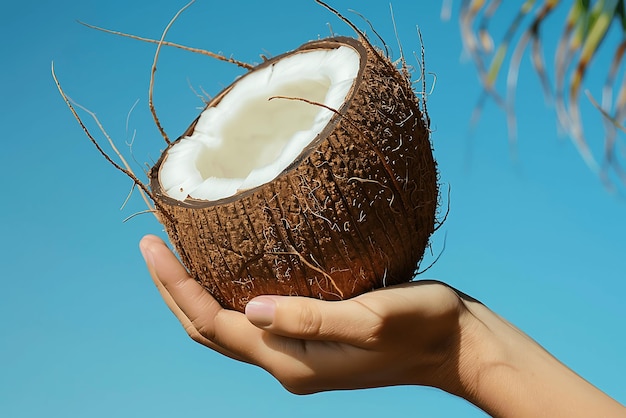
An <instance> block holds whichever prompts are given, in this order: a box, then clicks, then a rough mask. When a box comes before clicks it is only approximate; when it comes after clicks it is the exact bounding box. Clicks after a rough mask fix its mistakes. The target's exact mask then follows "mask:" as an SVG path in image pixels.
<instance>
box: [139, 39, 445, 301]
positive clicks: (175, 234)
mask: <svg viewBox="0 0 626 418" xmlns="http://www.w3.org/2000/svg"><path fill="white" fill-rule="evenodd" d="M342 45H345V46H349V47H352V48H354V49H355V50H356V51H357V52H358V53H359V54H360V56H361V66H360V70H359V73H358V76H357V79H356V81H355V84H354V86H353V89H352V90H351V92H350V93H349V94H348V96H347V99H346V101H345V103H344V104H343V106H342V107H341V108H340V109H336V114H335V116H334V117H333V118H332V119H331V121H330V122H329V124H328V125H327V126H326V128H325V129H324V130H323V131H322V132H320V133H319V135H318V136H317V137H316V139H315V140H314V141H313V142H312V143H311V144H310V145H309V147H308V148H307V149H305V150H304V151H303V152H302V153H301V155H300V156H299V157H298V158H297V159H296V160H295V161H294V162H293V164H292V165H291V166H290V167H288V168H287V169H285V170H284V171H283V172H282V173H281V174H280V175H279V176H278V177H277V178H276V179H275V180H273V181H271V182H269V183H266V184H264V185H262V186H260V187H258V188H255V189H252V190H247V191H243V192H240V193H239V194H237V195H235V196H233V197H230V198H226V199H222V200H219V201H214V202H210V201H202V200H196V199H191V198H188V199H187V200H185V201H182V202H181V201H178V200H174V199H172V198H169V197H168V196H166V195H165V194H164V192H163V191H162V189H161V185H160V182H159V170H160V167H161V164H162V163H163V161H164V159H165V158H167V154H168V150H169V148H168V149H166V150H165V151H164V152H163V154H162V155H161V158H160V159H159V161H158V162H157V163H156V165H155V166H154V167H153V168H152V170H151V171H150V174H149V176H150V186H151V189H152V192H153V197H154V198H155V200H156V203H157V208H158V210H159V211H160V212H161V214H160V218H161V220H162V222H163V224H164V226H165V230H166V231H167V234H168V235H169V238H170V240H171V242H172V243H173V245H174V246H175V248H176V250H177V251H178V254H179V255H180V258H181V260H182V262H183V264H184V265H185V266H186V267H187V269H188V270H189V273H190V274H191V275H192V276H193V277H195V278H196V279H197V280H198V282H200V283H201V284H202V285H203V286H204V287H205V288H206V289H207V290H208V291H209V292H210V293H211V294H212V295H213V296H214V297H215V298H216V299H217V300H218V301H219V302H220V303H221V304H222V306H224V307H225V308H230V309H235V310H239V311H243V310H244V307H245V305H246V303H247V302H248V301H249V300H250V299H251V298H253V297H255V296H257V295H262V294H280V295H300V296H310V297H315V298H322V299H326V300H340V299H347V298H350V297H353V296H356V295H358V294H361V293H364V292H367V291H370V290H373V289H375V288H380V287H383V286H389V285H393V284H398V283H402V282H407V281H410V280H411V279H412V278H413V276H414V274H415V272H416V269H417V268H418V266H419V263H420V261H421V259H422V257H423V254H424V251H425V249H426V247H427V246H428V243H429V237H430V235H431V233H432V232H433V230H434V225H435V212H436V209H437V201H438V184H437V169H436V163H435V160H434V158H433V154H432V149H431V142H430V134H429V129H428V126H427V125H428V122H427V118H426V117H425V115H424V114H423V113H422V110H421V109H420V105H419V100H418V99H417V97H416V96H415V93H414V91H413V89H412V86H411V81H410V80H409V78H408V76H406V75H405V74H404V73H403V72H401V71H398V69H397V68H396V67H395V66H394V65H393V64H392V63H391V62H390V61H389V59H388V58H386V57H384V56H383V55H382V54H380V52H379V51H377V50H376V49H374V48H373V47H371V45H370V44H369V43H367V42H365V41H361V40H356V39H352V38H345V37H340V38H330V39H325V40H319V41H314V42H310V43H307V44H305V45H303V46H301V47H300V48H298V49H296V50H295V51H292V52H289V53H286V54H284V55H280V56H277V57H275V58H273V59H271V60H269V61H266V62H264V63H262V64H260V65H259V66H258V67H255V68H254V69H253V70H252V71H256V70H258V69H262V68H265V67H267V66H270V65H272V64H273V63H275V62H276V61H278V60H281V59H283V58H285V57H287V56H290V55H292V54H298V53H301V52H303V51H309V50H312V49H318V48H321V49H333V48H338V47H340V46H342ZM244 77H245V76H244ZM235 83H236V82H235ZM233 85H234V84H233ZM233 85H231V86H230V87H228V88H226V89H225V90H224V91H222V92H221V93H220V94H219V95H218V96H217V97H215V98H214V99H213V100H212V101H211V102H210V103H209V104H208V105H207V106H215V105H216V104H217V103H219V102H220V100H221V99H222V97H224V96H225V95H226V94H228V92H229V91H230V89H231V88H232V86H233ZM196 122H197V119H196V121H194V123H192V124H191V126H190V127H189V129H187V131H186V132H185V133H184V135H182V136H181V138H182V137H184V136H186V135H190V134H191V133H192V132H193V130H194V127H195V124H196ZM179 140H180V138H179V139H178V140H177V141H175V142H174V143H172V145H171V146H176V143H177V142H178V141H179ZM171 146H170V147H171Z"/></svg>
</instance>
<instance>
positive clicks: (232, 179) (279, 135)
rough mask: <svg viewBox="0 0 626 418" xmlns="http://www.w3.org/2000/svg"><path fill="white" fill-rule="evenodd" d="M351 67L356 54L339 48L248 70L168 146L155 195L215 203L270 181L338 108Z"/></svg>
mask: <svg viewBox="0 0 626 418" xmlns="http://www.w3.org/2000/svg"><path fill="white" fill-rule="evenodd" d="M359 67H360V57H359V54H358V52H357V51H356V50H354V49H353V48H351V47H348V46H340V47H338V48H335V49H315V50H310V51H302V52H298V53H295V54H293V55H290V56H288V57H286V58H283V59H281V60H278V61H276V62H275V63H274V64H272V65H269V66H267V67H265V68H262V69H259V70H255V71H253V72H252V73H249V74H248V75H246V76H245V77H243V78H242V79H240V80H239V81H238V82H237V83H235V84H234V86H233V87H232V89H231V90H230V91H229V92H228V93H227V94H226V95H225V96H223V97H222V99H221V101H220V102H219V103H218V104H217V105H216V106H214V107H209V108H207V109H205V110H204V111H203V112H202V114H201V115H200V118H199V120H198V123H197V124H196V126H195V128H194V131H193V133H192V134H191V135H190V136H186V137H184V138H182V139H181V140H180V141H178V142H177V143H176V144H175V145H174V146H172V147H171V148H170V149H169V151H168V153H167V156H166V158H165V160H164V161H163V164H162V165H161V169H160V173H159V181H160V185H161V188H162V191H164V192H165V193H166V194H167V195H168V196H169V197H171V198H173V199H176V200H180V201H183V200H185V199H187V198H193V199H198V200H206V201H216V200H220V199H224V198H227V197H230V196H234V195H236V194H237V193H239V192H241V191H244V190H249V189H253V188H255V187H258V186H261V185H263V184H265V183H268V182H270V181H272V180H273V179H275V178H276V177H277V176H278V175H279V174H280V173H281V172H283V171H284V170H285V169H286V168H287V167H289V165H290V164H291V163H292V162H293V161H294V160H295V159H296V158H297V157H298V156H299V155H300V154H301V153H302V151H303V150H304V148H306V146H307V145H308V144H310V143H311V142H312V141H313V140H314V139H315V138H316V137H317V135H318V134H319V133H320V132H321V131H322V130H323V129H324V127H325V126H326V125H327V124H328V123H329V122H330V120H331V118H332V117H333V116H334V115H335V113H334V112H333V111H332V110H329V109H328V108H330V109H336V110H338V109H339V108H341V106H342V104H343V103H344V101H345V100H346V96H347V95H348V93H349V92H350V90H351V88H352V86H353V85H354V81H355V79H356V76H357V74H358V71H359ZM277 96H282V97H289V98H293V99H304V100H306V101H308V103H307V102H305V101H303V100H288V99H284V98H276V97H277ZM272 97H274V99H271V100H270V98H272ZM319 104H323V105H324V106H327V107H328V108H326V107H324V106H320V105H319Z"/></svg>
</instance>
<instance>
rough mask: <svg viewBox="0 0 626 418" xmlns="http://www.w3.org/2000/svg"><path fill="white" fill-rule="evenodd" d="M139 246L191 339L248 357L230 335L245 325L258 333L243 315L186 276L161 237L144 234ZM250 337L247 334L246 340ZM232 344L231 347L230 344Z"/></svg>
mask: <svg viewBox="0 0 626 418" xmlns="http://www.w3.org/2000/svg"><path fill="white" fill-rule="evenodd" d="M140 248H141V251H142V253H143V254H144V257H145V258H146V263H147V265H148V270H149V271H150V275H151V276H152V279H153V281H154V283H155V284H156V286H157V289H158V290H159V292H160V293H161V295H162V297H163V299H164V300H165V303H166V304H167V306H168V307H169V308H170V310H171V311H172V312H173V313H174V315H176V317H177V318H178V320H179V321H180V323H181V324H182V325H183V327H184V328H185V331H186V332H187V334H189V336H190V337H191V338H192V339H193V340H194V341H196V342H199V343H200V344H203V345H206V346H207V347H210V348H212V349H214V350H216V351H218V352H220V353H222V354H224V355H227V356H229V357H233V358H236V359H238V360H241V361H250V360H249V359H248V358H246V357H245V356H242V355H241V351H242V348H243V347H244V346H245V344H241V337H239V338H235V339H234V341H233V338H232V330H240V329H241V328H246V327H247V328H249V330H248V331H253V332H255V333H258V330H256V329H255V328H254V327H252V326H251V325H250V323H249V322H248V321H247V320H246V318H245V316H243V315H241V314H240V313H238V312H234V311H228V310H225V309H223V308H222V307H221V306H220V305H219V303H218V302H217V301H216V300H215V299H214V298H213V297H212V296H211V295H210V294H209V293H208V292H207V291H206V290H205V289H204V288H203V287H202V286H201V285H200V284H199V283H198V282H196V281H195V280H194V279H193V278H191V277H189V275H188V274H187V271H186V270H185V268H184V266H183V265H182V264H181V263H180V262H179V261H178V259H177V258H176V257H175V256H174V254H173V253H172V252H171V251H170V250H169V248H167V246H166V245H165V243H164V242H163V241H162V240H161V239H159V238H157V237H155V236H151V235H148V236H146V237H144V238H143V239H142V240H141V243H140ZM242 331H245V330H242ZM242 334H243V332H242ZM248 337H250V336H248ZM252 341H253V339H252V338H250V339H249V340H248V344H250V343H251V342H252ZM233 345H234V346H235V347H234V348H235V349H233V347H231V346H233Z"/></svg>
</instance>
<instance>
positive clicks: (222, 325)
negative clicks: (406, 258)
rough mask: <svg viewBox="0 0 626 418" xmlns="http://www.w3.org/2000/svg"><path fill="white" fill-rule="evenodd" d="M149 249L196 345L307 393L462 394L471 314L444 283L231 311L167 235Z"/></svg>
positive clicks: (276, 299)
mask: <svg viewBox="0 0 626 418" xmlns="http://www.w3.org/2000/svg"><path fill="white" fill-rule="evenodd" d="M140 245H141V250H142V253H143V254H144V257H145V259H146V263H147V265H148V269H149V271H150V274H151V276H152V278H153V280H154V282H155V284H156V285H157V287H158V289H159V291H160V292H161V295H162V296H163V298H164V300H165V302H166V303H167V305H168V306H169V308H170V309H171V310H172V312H173V313H174V314H175V315H176V316H177V317H178V319H179V320H180V322H181V323H182V325H183V327H184V328H185V330H186V331H187V333H188V334H189V336H190V337H191V338H192V339H194V340H195V341H197V342H199V343H201V344H203V345H205V346H207V347H209V348H212V349H214V350H216V351H218V352H220V353H222V354H225V355H227V356H230V357H232V358H235V359H238V360H241V361H245V362H248V363H252V364H256V365H258V366H260V367H262V368H264V369H265V370H267V371H268V372H270V373H271V374H272V375H273V376H274V377H275V378H276V379H278V381H280V383H281V384H282V385H283V386H284V387H285V388H286V389H287V390H289V391H291V392H293V393H298V394H306V393H314V392H320V391H326V390H332V389H356V388H366V387H378V386H390V385H402V384H419V385H429V386H435V387H439V388H442V389H444V390H447V391H448V392H452V393H459V392H460V391H461V388H460V387H459V382H460V381H461V380H462V379H461V376H459V370H460V369H459V367H458V362H459V358H460V350H461V346H462V344H461V339H462V338H463V335H464V332H463V330H464V328H465V326H466V323H468V321H467V318H466V316H467V315H469V311H468V310H467V308H466V305H465V303H466V301H464V299H462V296H463V295H462V294H460V293H457V292H456V291H454V290H453V289H451V288H450V287H448V286H446V285H444V284H442V283H439V282H434V281H421V282H413V283H407V284H405V285H400V286H394V287H389V288H385V289H380V290H376V291H373V292H370V293H366V294H363V295H360V296H357V297H355V298H353V299H350V300H346V301H341V302H328V301H321V300H316V299H312V298H305V297H284V296H283V297H281V296H260V297H257V298H255V299H253V300H251V301H250V302H249V303H248V305H247V307H246V313H245V315H244V314H242V313H240V312H236V311H231V310H226V309H223V308H222V307H221V306H220V305H219V303H218V302H217V301H216V300H215V299H214V298H213V297H212V296H211V295H210V294H209V293H208V292H207V291H206V290H205V289H204V288H203V287H202V286H201V285H200V284H198V283H197V282H196V281H195V280H194V279H193V278H191V277H189V275H188V274H187V271H186V270H185V268H184V267H183V266H182V265H181V264H180V262H179V261H178V259H177V258H176V257H175V256H174V255H173V254H172V253H171V251H170V250H169V249H168V248H167V247H166V245H165V244H164V243H163V241H161V240H160V239H159V238H157V237H154V236H146V237H144V239H143V240H142V241H141V244H140Z"/></svg>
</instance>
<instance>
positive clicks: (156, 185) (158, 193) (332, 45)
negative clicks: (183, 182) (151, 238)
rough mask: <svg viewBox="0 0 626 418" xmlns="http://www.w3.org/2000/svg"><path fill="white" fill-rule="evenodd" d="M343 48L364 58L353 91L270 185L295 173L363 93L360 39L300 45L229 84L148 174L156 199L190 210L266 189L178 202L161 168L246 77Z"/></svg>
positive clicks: (340, 39)
mask: <svg viewBox="0 0 626 418" xmlns="http://www.w3.org/2000/svg"><path fill="white" fill-rule="evenodd" d="M341 46H349V47H351V48H353V49H354V50H356V52H357V53H358V54H359V57H360V62H359V70H358V72H357V74H356V76H355V79H354V83H353V85H352V87H351V89H350V91H349V92H348V94H347V95H346V99H345V100H344V102H343V104H342V105H341V107H340V108H339V109H336V111H337V113H335V115H333V116H332V117H331V119H330V121H329V122H328V123H327V124H326V126H324V128H323V129H322V130H321V131H320V132H319V133H318V134H317V135H316V136H315V138H314V139H313V140H311V142H310V143H309V144H308V145H307V146H306V147H305V148H304V149H303V150H302V152H301V153H300V154H299V155H298V156H297V157H296V158H295V159H294V160H293V162H292V163H291V164H290V165H289V166H288V167H286V168H285V169H284V170H283V171H281V172H280V173H279V174H278V175H277V176H276V177H275V178H274V179H273V180H271V181H270V182H274V181H277V180H279V179H280V178H282V177H285V176H287V175H288V174H289V173H290V172H292V171H293V170H295V169H296V168H297V167H298V166H299V165H300V164H301V163H302V162H303V161H304V160H305V159H306V158H307V157H308V156H309V155H310V154H311V153H312V152H313V151H314V150H315V149H316V148H317V147H318V146H319V144H320V143H321V142H323V141H324V140H325V139H326V138H328V136H329V135H330V134H331V133H332V132H334V131H335V129H336V128H337V125H338V124H339V122H340V121H341V119H342V118H343V116H344V115H345V114H346V113H347V111H348V109H349V108H350V105H351V102H352V99H353V98H354V97H355V95H356V94H357V92H358V91H359V87H360V85H361V83H362V81H363V73H364V71H365V67H366V65H367V48H366V47H365V46H364V45H363V44H362V43H361V42H360V41H359V40H358V39H355V38H351V37H347V36H338V37H331V38H324V39H319V40H314V41H309V42H307V43H305V44H302V45H301V46H299V47H298V48H296V49H294V50H291V51H288V52H285V53H283V54H280V55H277V56H275V57H273V58H271V59H269V60H266V61H264V62H262V63H261V64H259V65H257V66H255V67H254V68H253V69H251V70H250V71H248V72H247V73H245V74H244V75H242V76H241V77H239V78H237V79H236V80H235V81H233V82H232V83H231V84H230V85H228V86H227V87H226V88H224V89H223V90H222V91H220V93H219V94H217V95H216V96H215V97H214V98H213V99H212V100H211V101H210V102H209V103H207V105H206V106H205V108H204V109H203V110H202V112H200V114H199V115H198V116H197V117H196V119H195V120H194V121H193V122H192V123H191V125H190V126H189V127H188V128H187V129H186V130H185V132H184V133H183V134H182V135H181V136H179V137H178V138H177V139H176V140H175V141H173V142H172V143H170V144H169V145H168V146H167V148H166V149H165V150H163V152H162V153H161V155H160V157H159V159H158V160H157V162H156V163H155V164H154V165H153V166H152V168H151V169H150V171H149V173H148V177H149V179H150V182H149V183H150V188H151V189H152V192H153V194H154V196H155V197H157V198H158V199H159V200H160V201H161V203H166V204H168V205H170V206H180V207H187V208H207V207H213V206H220V205H224V204H228V203H230V202H233V201H237V200H240V199H243V198H245V197H247V196H249V195H251V194H253V193H255V192H256V191H258V190H260V189H262V188H264V187H266V186H267V185H268V184H269V183H270V182H266V183H263V184H261V185H259V186H257V187H254V188H251V189H246V190H242V191H239V192H237V193H236V194H234V195H233V196H228V197H225V198H223V199H219V200H202V199H194V198H190V197H188V198H186V199H185V200H178V199H174V198H172V197H170V196H168V195H167V194H165V193H164V192H163V191H162V187H161V182H160V180H159V177H160V172H161V166H162V164H163V162H164V161H165V159H166V158H167V156H168V152H169V150H170V149H171V148H172V147H174V146H175V145H176V144H178V142H180V141H181V140H182V139H183V138H185V137H187V136H189V135H190V134H191V133H193V131H194V129H195V126H196V124H197V123H198V120H199V119H200V116H201V115H202V113H203V112H204V111H205V110H206V109H208V108H209V107H212V106H216V105H217V104H219V103H220V101H221V100H222V98H223V97H224V96H226V95H227V94H228V93H229V92H230V90H232V88H233V87H234V86H235V85H236V84H237V83H238V82H240V81H241V80H242V79H243V78H245V77H247V76H248V75H249V74H251V73H253V72H255V71H258V70H262V69H264V68H266V67H269V66H270V65H273V64H274V63H275V62H277V61H280V60H282V59H284V58H287V57H289V56H292V55H295V54H299V53H302V52H307V51H309V50H313V49H336V48H339V47H341Z"/></svg>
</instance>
